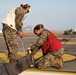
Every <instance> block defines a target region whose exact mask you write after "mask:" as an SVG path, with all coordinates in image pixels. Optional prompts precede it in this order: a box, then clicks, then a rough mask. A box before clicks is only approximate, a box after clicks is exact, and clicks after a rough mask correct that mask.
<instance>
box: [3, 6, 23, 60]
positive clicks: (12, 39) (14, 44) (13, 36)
mask: <svg viewBox="0 0 76 75" xmlns="http://www.w3.org/2000/svg"><path fill="white" fill-rule="evenodd" d="M23 17H24V13H23V9H22V8H21V7H17V8H16V9H15V27H16V30H15V29H12V28H11V27H9V26H8V25H7V24H5V23H2V24H3V30H2V31H3V36H4V39H5V42H6V45H7V49H8V58H9V59H10V61H14V60H15V59H16V54H17V52H18V46H19V45H18V39H17V33H18V32H19V31H22V25H23V23H22V19H23Z"/></svg>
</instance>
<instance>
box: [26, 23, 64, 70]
mask: <svg viewBox="0 0 76 75" xmlns="http://www.w3.org/2000/svg"><path fill="white" fill-rule="evenodd" d="M33 31H34V33H35V34H36V35H37V36H39V38H38V40H37V41H36V42H35V43H34V44H33V45H32V46H31V47H29V48H27V50H31V51H32V53H33V54H35V53H36V52H38V50H39V49H40V48H41V49H42V52H43V58H42V59H41V60H40V62H39V63H38V65H37V67H38V68H39V69H46V68H49V67H50V66H53V65H58V66H59V69H60V68H62V67H63V60H62V55H63V54H64V48H63V46H62V44H61V42H60V41H59V40H58V38H57V37H56V36H55V35H54V34H53V33H52V32H51V31H49V30H47V29H45V28H44V26H43V25H42V24H38V25H36V26H35V27H34V30H33Z"/></svg>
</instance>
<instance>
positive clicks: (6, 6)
mask: <svg viewBox="0 0 76 75" xmlns="http://www.w3.org/2000/svg"><path fill="white" fill-rule="evenodd" d="M22 3H29V4H30V5H31V11H30V13H29V14H27V18H26V19H25V20H24V26H23V27H26V26H28V25H31V26H32V27H34V26H35V25H36V24H40V23H42V24H43V25H44V27H45V28H47V29H49V30H67V29H71V28H72V29H75V28H76V0H0V30H1V29H2V24H1V21H2V20H3V19H4V18H5V16H6V14H7V12H8V11H9V10H10V9H11V8H15V7H18V6H20V4H22Z"/></svg>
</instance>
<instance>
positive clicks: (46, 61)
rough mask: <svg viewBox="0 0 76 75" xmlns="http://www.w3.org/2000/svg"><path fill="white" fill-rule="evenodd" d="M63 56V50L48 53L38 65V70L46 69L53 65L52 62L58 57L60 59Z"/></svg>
mask: <svg viewBox="0 0 76 75" xmlns="http://www.w3.org/2000/svg"><path fill="white" fill-rule="evenodd" d="M63 54H64V48H61V49H59V50H57V51H55V52H53V53H48V54H47V55H45V56H44V57H43V58H42V59H41V60H40V62H39V63H38V65H37V67H38V68H39V69H46V68H49V67H51V66H53V65H54V63H53V61H54V60H55V59H56V58H57V57H58V58H61V57H62V55H63Z"/></svg>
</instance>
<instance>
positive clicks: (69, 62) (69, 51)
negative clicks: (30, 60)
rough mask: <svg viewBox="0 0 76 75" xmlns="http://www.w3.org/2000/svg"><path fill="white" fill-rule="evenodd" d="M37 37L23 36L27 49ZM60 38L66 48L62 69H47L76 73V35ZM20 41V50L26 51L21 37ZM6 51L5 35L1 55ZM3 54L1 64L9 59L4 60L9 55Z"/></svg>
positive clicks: (0, 58) (0, 50) (1, 42)
mask: <svg viewBox="0 0 76 75" xmlns="http://www.w3.org/2000/svg"><path fill="white" fill-rule="evenodd" d="M37 38H38V37H36V36H25V37H24V38H23V42H24V45H25V49H26V48H27V47H30V46H31V45H32V44H33V42H35V41H36V39H37ZM58 38H59V39H60V41H61V42H62V43H63V46H64V48H65V54H64V56H63V60H64V66H63V68H62V69H61V70H58V69H57V68H56V67H51V68H50V69H47V70H48V71H49V70H50V71H53V72H68V73H70V72H72V73H75V74H76V36H71V37H70V36H65V35H62V36H58ZM18 41H19V52H22V53H24V52H23V47H22V41H21V38H20V37H18ZM5 53H7V48H6V44H5V41H4V38H3V36H0V55H1V54H2V55H1V56H3V54H5ZM40 53H41V51H40V52H39V53H38V55H35V56H36V59H37V58H38V56H40ZM1 56H0V63H1V64H2V62H3V63H6V62H7V60H5V61H3V60H4V59H5V57H7V55H6V56H4V57H1ZM7 63H8V62H7ZM33 70H35V71H36V70H38V69H36V68H33ZM47 70H46V71H47ZM26 71H27V72H28V71H29V72H30V70H29V69H28V70H26ZM38 71H39V70H38ZM24 72H25V71H24ZM20 75H26V74H20ZM30 75H31V74H30ZM33 75H34V74H33ZM47 75H49V74H47ZM52 75H53V74H52Z"/></svg>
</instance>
